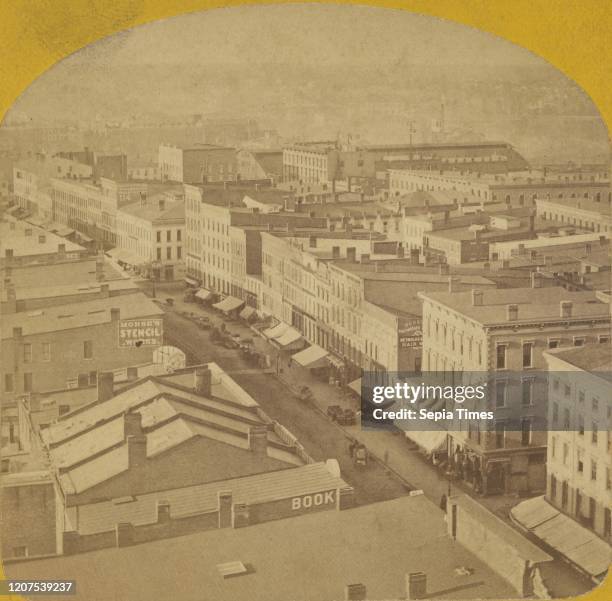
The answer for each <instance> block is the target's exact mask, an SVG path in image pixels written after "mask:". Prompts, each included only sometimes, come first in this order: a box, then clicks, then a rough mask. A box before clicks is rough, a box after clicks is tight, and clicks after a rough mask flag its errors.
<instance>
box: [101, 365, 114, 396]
mask: <svg viewBox="0 0 612 601" xmlns="http://www.w3.org/2000/svg"><path fill="white" fill-rule="evenodd" d="M114 381H115V374H114V373H113V372H112V371H101V372H100V373H99V374H98V401H108V399H111V398H113V395H114Z"/></svg>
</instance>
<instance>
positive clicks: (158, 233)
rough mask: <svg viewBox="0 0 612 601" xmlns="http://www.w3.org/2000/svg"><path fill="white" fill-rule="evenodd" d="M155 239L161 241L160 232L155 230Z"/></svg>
mask: <svg viewBox="0 0 612 601" xmlns="http://www.w3.org/2000/svg"><path fill="white" fill-rule="evenodd" d="M157 241H158V242H161V232H160V231H158V232H157Z"/></svg>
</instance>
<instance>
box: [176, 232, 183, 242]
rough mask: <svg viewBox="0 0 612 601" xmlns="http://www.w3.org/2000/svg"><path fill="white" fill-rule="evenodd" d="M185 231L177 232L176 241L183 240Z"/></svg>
mask: <svg viewBox="0 0 612 601" xmlns="http://www.w3.org/2000/svg"><path fill="white" fill-rule="evenodd" d="M182 236H183V230H176V241H177V242H180V241H181V240H182Z"/></svg>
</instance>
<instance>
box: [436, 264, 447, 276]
mask: <svg viewBox="0 0 612 601" xmlns="http://www.w3.org/2000/svg"><path fill="white" fill-rule="evenodd" d="M438 273H439V274H440V275H448V263H440V265H439V266H438Z"/></svg>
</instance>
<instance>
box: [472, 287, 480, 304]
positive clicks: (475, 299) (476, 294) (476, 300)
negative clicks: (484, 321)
mask: <svg viewBox="0 0 612 601" xmlns="http://www.w3.org/2000/svg"><path fill="white" fill-rule="evenodd" d="M472 306H473V307H482V290H472Z"/></svg>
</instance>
